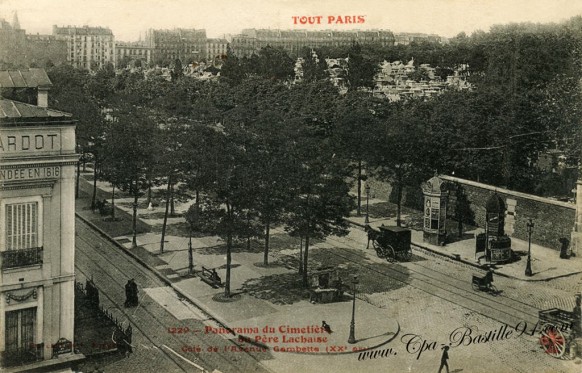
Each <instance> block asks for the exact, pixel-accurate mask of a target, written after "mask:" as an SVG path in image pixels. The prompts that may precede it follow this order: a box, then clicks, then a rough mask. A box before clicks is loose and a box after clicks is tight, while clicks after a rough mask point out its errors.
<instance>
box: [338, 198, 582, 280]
mask: <svg viewBox="0 0 582 373" xmlns="http://www.w3.org/2000/svg"><path fill="white" fill-rule="evenodd" d="M383 204H386V202H385V201H383V200H380V199H370V211H374V214H370V218H369V221H370V226H372V227H374V228H377V227H378V226H380V225H382V224H383V225H392V226H394V225H396V218H395V217H392V218H386V217H383V216H382V215H384V214H382V215H380V214H379V213H381V211H382V207H381V206H382V205H383ZM362 210H363V212H362V216H361V217H355V216H354V217H350V218H349V219H348V220H349V221H350V222H351V223H352V224H354V225H356V226H360V227H364V225H365V207H364V208H363V209H362ZM418 214H420V213H418ZM386 215H390V214H386ZM407 218H409V215H408V214H406V213H403V215H402V220H403V221H405V220H406V219H407ZM411 229H412V243H413V244H414V245H415V246H418V247H420V248H422V249H425V250H428V251H429V252H431V253H434V254H437V255H441V256H444V257H448V258H450V259H452V260H456V261H461V262H463V263H465V264H468V265H471V266H475V267H480V268H485V264H486V263H485V262H484V261H483V258H482V259H481V261H478V260H476V259H475V236H476V235H477V234H478V233H481V232H483V231H484V230H483V229H480V228H478V229H473V230H468V231H465V232H464V234H463V238H462V239H461V240H459V241H455V242H452V243H447V244H446V245H445V246H437V245H432V244H430V243H427V242H424V241H423V237H422V230H419V229H418V228H417V227H412V228H411ZM511 249H512V250H513V251H514V253H516V254H518V255H519V256H520V257H519V260H517V261H514V262H511V263H506V264H495V265H494V266H493V267H492V268H493V271H494V272H495V273H496V274H499V275H502V276H506V277H510V278H515V279H518V280H522V281H548V280H552V279H556V278H561V277H566V276H573V275H577V274H580V273H582V257H571V258H569V259H561V258H560V252H559V251H557V250H553V249H550V248H547V247H543V246H540V245H536V244H533V243H532V245H531V266H532V271H533V275H532V276H531V277H528V276H526V275H525V267H526V260H527V251H528V242H527V241H524V240H520V239H518V238H515V237H511Z"/></svg>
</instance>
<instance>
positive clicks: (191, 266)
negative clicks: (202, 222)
mask: <svg viewBox="0 0 582 373" xmlns="http://www.w3.org/2000/svg"><path fill="white" fill-rule="evenodd" d="M193 271H194V259H193V258H192V228H190V240H189V241H188V274H189V275H191V274H192V272H193Z"/></svg>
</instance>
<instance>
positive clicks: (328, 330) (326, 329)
mask: <svg viewBox="0 0 582 373" xmlns="http://www.w3.org/2000/svg"><path fill="white" fill-rule="evenodd" d="M321 327H322V328H323V330H325V331H326V332H328V333H330V334H331V333H333V332H332V331H331V326H329V324H328V323H326V322H325V320H324V321H322V322H321Z"/></svg>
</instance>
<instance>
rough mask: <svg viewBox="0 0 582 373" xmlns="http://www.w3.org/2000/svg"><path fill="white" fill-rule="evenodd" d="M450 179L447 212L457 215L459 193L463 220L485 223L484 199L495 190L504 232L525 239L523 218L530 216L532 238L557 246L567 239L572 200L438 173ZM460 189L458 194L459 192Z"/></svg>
mask: <svg viewBox="0 0 582 373" xmlns="http://www.w3.org/2000/svg"><path fill="white" fill-rule="evenodd" d="M441 178H442V179H444V180H446V181H448V182H449V183H451V189H452V190H451V194H450V197H449V198H450V204H449V207H450V211H449V215H451V216H457V210H456V209H457V208H459V207H461V206H462V204H459V203H457V200H458V199H459V197H458V196H459V195H461V196H463V195H464V197H462V198H464V199H465V202H464V204H465V207H468V209H467V212H468V213H465V218H464V219H463V220H464V222H466V223H470V224H475V225H477V226H479V227H484V226H485V203H486V202H487V200H488V199H489V198H490V197H491V196H492V195H493V194H494V193H497V194H498V195H499V196H500V197H501V199H502V200H503V201H504V202H505V206H506V209H507V210H506V212H505V233H506V234H508V235H509V236H512V237H516V238H519V239H522V240H527V239H528V233H527V226H526V224H527V222H528V221H529V219H532V222H533V224H534V228H533V233H532V242H533V243H536V244H539V245H542V246H545V247H549V248H552V249H554V250H560V248H561V242H560V240H561V239H567V240H570V235H571V233H572V227H573V225H574V218H575V215H576V207H575V205H574V204H570V203H566V202H559V201H554V200H550V199H547V198H543V197H538V196H534V195H531V194H526V193H520V192H515V191H511V190H508V189H503V188H496V187H493V186H491V185H486V184H482V183H477V182H473V181H469V180H464V179H459V178H456V177H451V176H441ZM459 193H460V194H459Z"/></svg>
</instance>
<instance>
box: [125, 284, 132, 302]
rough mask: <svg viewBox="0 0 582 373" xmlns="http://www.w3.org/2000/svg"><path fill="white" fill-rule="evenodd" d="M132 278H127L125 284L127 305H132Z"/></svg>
mask: <svg viewBox="0 0 582 373" xmlns="http://www.w3.org/2000/svg"><path fill="white" fill-rule="evenodd" d="M131 290H132V289H131V280H127V284H125V307H131V298H132V296H131Z"/></svg>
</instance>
